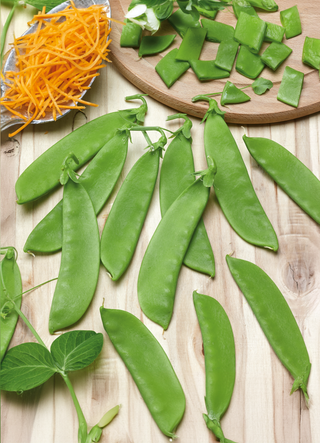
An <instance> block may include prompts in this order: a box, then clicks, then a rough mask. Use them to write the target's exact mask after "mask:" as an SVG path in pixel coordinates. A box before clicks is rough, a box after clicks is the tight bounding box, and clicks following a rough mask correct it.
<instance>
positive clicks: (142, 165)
mask: <svg viewBox="0 0 320 443" xmlns="http://www.w3.org/2000/svg"><path fill="white" fill-rule="evenodd" d="M134 129H135V130H136V129H137V128H134ZM151 129H154V128H150V127H148V128H143V130H144V131H146V130H151ZM160 131H161V133H162V137H161V138H160V140H159V141H158V142H157V143H154V145H155V146H151V147H150V150H149V151H148V152H146V153H145V154H144V155H143V156H142V157H140V159H139V160H138V161H137V162H136V163H135V165H134V166H133V168H132V169H131V171H130V172H129V174H128V175H127V177H126V179H125V181H124V182H123V184H122V186H121V188H120V190H119V192H118V194H117V197H116V199H115V201H114V203H113V205H112V208H111V211H110V213H109V215H108V218H107V221H106V223H105V225H104V228H103V231H102V236H101V261H102V263H103V265H104V267H105V268H106V269H107V271H108V274H109V275H110V277H111V279H112V280H114V281H115V280H118V279H119V278H120V277H121V276H122V275H123V274H124V272H125V271H126V269H127V268H128V266H129V263H130V261H131V259H132V256H133V253H134V251H135V249H136V246H137V243H138V240H139V237H140V233H141V229H142V226H143V223H144V221H145V218H146V216H147V212H148V209H149V206H150V203H151V199H152V195H153V191H154V187H155V184H156V181H157V177H158V171H159V160H160V156H161V150H162V149H163V146H164V145H165V144H166V142H167V139H166V137H165V135H164V133H163V131H162V130H160Z"/></svg>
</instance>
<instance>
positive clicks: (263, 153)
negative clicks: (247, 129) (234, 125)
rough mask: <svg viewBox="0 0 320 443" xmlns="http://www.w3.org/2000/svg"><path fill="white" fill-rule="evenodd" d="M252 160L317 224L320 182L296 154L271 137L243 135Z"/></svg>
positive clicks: (319, 210)
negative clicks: (270, 138)
mask: <svg viewBox="0 0 320 443" xmlns="http://www.w3.org/2000/svg"><path fill="white" fill-rule="evenodd" d="M243 140H244V142H245V144H246V147H247V148H248V151H249V152H250V154H251V155H252V157H253V158H254V159H255V161H256V162H257V163H258V164H259V165H260V166H261V167H262V168H263V169H264V170H265V171H266V172H267V173H268V174H269V175H270V176H271V177H272V178H273V180H274V181H275V182H276V183H277V184H278V185H279V186H280V187H281V188H282V189H283V190H284V192H285V193H287V194H288V195H289V197H291V198H292V200H294V201H295V202H296V203H297V204H298V205H299V206H300V208H302V209H303V210H304V211H305V212H306V213H307V214H308V215H310V217H312V218H313V219H314V220H315V221H316V222H317V223H320V181H319V180H318V179H317V177H316V176H315V175H314V174H313V173H312V172H311V171H310V169H308V168H307V167H306V166H305V165H304V164H303V163H302V162H301V161H300V160H299V159H297V157H295V156H294V155H293V154H291V152H289V151H288V150H287V149H285V148H284V147H283V146H281V145H279V143H276V142H275V141H273V140H269V139H267V138H262V137H247V136H246V135H244V136H243Z"/></svg>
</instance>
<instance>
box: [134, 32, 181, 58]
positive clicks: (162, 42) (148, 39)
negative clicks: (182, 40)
mask: <svg viewBox="0 0 320 443" xmlns="http://www.w3.org/2000/svg"><path fill="white" fill-rule="evenodd" d="M175 38H176V35H175V34H174V35H145V36H144V37H142V40H141V43H140V46H139V57H143V56H145V55H153V54H158V53H159V52H162V51H165V50H166V49H167V48H168V47H169V46H170V45H171V43H172V42H173V40H174V39H175Z"/></svg>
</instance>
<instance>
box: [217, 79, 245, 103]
mask: <svg viewBox="0 0 320 443" xmlns="http://www.w3.org/2000/svg"><path fill="white" fill-rule="evenodd" d="M249 100H251V98H250V97H249V96H248V95H247V94H245V93H244V92H243V91H241V89H239V88H237V87H236V86H235V85H234V84H233V83H231V82H229V81H227V83H226V84H225V87H224V88H223V91H222V95H221V99H220V103H221V105H222V106H224V105H228V104H232V103H245V102H248V101H249Z"/></svg>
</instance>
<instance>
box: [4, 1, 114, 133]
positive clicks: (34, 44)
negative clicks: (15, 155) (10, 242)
mask: <svg viewBox="0 0 320 443" xmlns="http://www.w3.org/2000/svg"><path fill="white" fill-rule="evenodd" d="M110 20H111V19H110V18H109V17H108V16H107V11H106V7H105V6H104V5H92V6H90V7H88V8H84V9H78V8H76V7H75V5H74V3H73V2H72V1H71V4H70V6H68V7H67V8H66V9H64V10H63V11H61V12H58V13H53V14H50V13H49V14H45V8H44V9H43V10H42V12H39V13H38V14H37V15H35V16H34V17H33V19H32V20H31V22H29V24H30V25H32V24H34V23H38V26H37V28H36V31H35V32H33V33H30V34H26V35H24V36H22V37H19V38H15V39H14V42H13V47H14V49H15V51H16V59H17V63H16V66H17V68H16V70H15V71H9V72H7V73H6V77H5V79H4V82H5V84H6V86H7V90H6V92H5V94H4V95H3V97H2V98H1V99H0V104H1V105H3V106H4V107H5V108H6V109H7V110H8V111H10V112H11V113H12V116H19V117H21V118H22V119H23V120H25V123H24V125H23V126H21V127H20V128H19V129H17V130H16V131H15V132H13V133H12V134H9V135H10V137H12V136H14V135H16V134H17V133H18V132H20V131H21V130H22V129H24V128H25V127H26V126H27V125H28V124H30V123H31V122H32V121H33V120H37V119H38V118H40V117H44V116H45V115H46V113H50V115H52V116H53V118H54V120H56V117H57V115H61V113H62V112H61V109H71V108H72V109H82V108H83V106H79V105H77V103H78V102H79V103H81V104H82V105H83V104H85V105H91V106H97V105H96V104H94V103H89V102H87V101H84V100H82V99H81V95H82V93H83V92H84V91H86V90H87V89H89V88H90V82H91V81H92V79H93V78H94V77H96V76H98V75H99V72H98V70H100V69H101V68H103V67H104V66H105V64H103V63H102V61H103V60H104V61H107V62H109V60H108V58H107V54H108V53H109V49H108V46H109V44H110V42H111V40H110V39H109V37H108V36H109V34H110V31H111V28H110V25H109V23H110ZM2 77H3V75H2Z"/></svg>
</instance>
